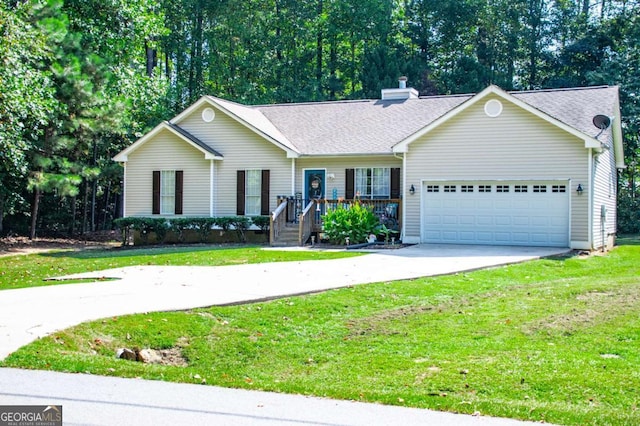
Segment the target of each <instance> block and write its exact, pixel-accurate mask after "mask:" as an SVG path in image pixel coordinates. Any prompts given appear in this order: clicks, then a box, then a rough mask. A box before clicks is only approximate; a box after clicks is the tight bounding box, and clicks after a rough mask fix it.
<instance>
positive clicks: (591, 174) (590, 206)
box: [587, 148, 596, 250]
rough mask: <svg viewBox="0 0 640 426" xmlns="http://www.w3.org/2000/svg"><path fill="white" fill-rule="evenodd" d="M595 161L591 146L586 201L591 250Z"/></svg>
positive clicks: (593, 242) (592, 241) (592, 246)
mask: <svg viewBox="0 0 640 426" xmlns="http://www.w3.org/2000/svg"><path fill="white" fill-rule="evenodd" d="M595 162H596V156H595V155H594V153H593V148H589V192H588V193H587V195H588V197H589V199H588V200H587V201H588V209H589V219H588V222H589V247H590V248H591V250H593V249H594V248H595V247H594V244H595V238H594V236H593V197H594V188H593V183H594V182H595V178H594V173H595V167H594V163H595Z"/></svg>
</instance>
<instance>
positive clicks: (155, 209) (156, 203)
mask: <svg viewBox="0 0 640 426" xmlns="http://www.w3.org/2000/svg"><path fill="white" fill-rule="evenodd" d="M151 213H152V214H160V170H154V171H153V203H152V211H151Z"/></svg>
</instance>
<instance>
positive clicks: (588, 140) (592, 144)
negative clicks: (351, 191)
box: [393, 85, 602, 153]
mask: <svg viewBox="0 0 640 426" xmlns="http://www.w3.org/2000/svg"><path fill="white" fill-rule="evenodd" d="M490 95H495V96H498V97H500V98H502V99H503V100H505V101H506V102H511V103H512V104H514V105H516V106H518V107H520V108H522V109H524V110H525V111H527V112H530V113H531V114H533V115H535V116H537V117H539V118H541V119H543V120H545V121H547V122H548V123H551V124H553V125H554V126H556V127H558V128H560V129H562V130H564V131H565V132H567V133H570V134H572V135H574V136H576V137H578V138H579V139H582V140H584V144H585V146H584V147H585V148H601V147H602V144H601V143H600V141H598V140H597V139H595V138H593V137H591V136H589V135H587V134H585V133H583V132H581V131H579V130H577V129H574V128H573V127H571V126H569V125H567V124H565V123H563V122H561V121H560V120H557V119H555V118H553V117H551V116H550V115H548V114H546V113H544V112H542V111H540V110H538V109H536V108H534V107H532V106H531V105H529V104H527V103H526V102H523V101H521V100H520V99H518V98H516V97H515V96H512V95H510V94H509V93H507V92H505V91H504V90H502V89H500V88H499V87H498V86H495V85H491V86H489V87H487V88H486V89H484V90H483V91H482V92H480V93H478V94H477V95H475V96H474V97H472V98H471V99H469V100H467V101H466V102H464V103H462V104H460V105H459V106H457V107H456V108H454V109H452V110H451V111H449V112H447V113H446V114H444V115H443V116H442V117H440V118H438V119H436V120H434V121H433V122H431V123H430V124H429V125H427V126H425V127H423V128H422V129H420V130H419V131H417V132H416V133H414V134H413V135H411V136H409V137H408V138H406V139H405V140H403V141H401V142H399V143H398V144H396V145H395V146H394V147H393V152H397V153H401V152H407V151H408V150H409V145H410V144H411V143H412V142H414V141H415V140H416V139H418V138H420V137H422V136H424V135H426V134H427V133H429V132H430V131H432V130H433V129H435V128H436V127H438V126H440V125H441V124H443V123H445V122H446V121H448V120H449V119H451V118H453V117H455V116H456V115H458V114H460V113H462V112H463V111H465V110H467V109H468V108H470V107H471V106H473V105H475V104H476V103H478V102H479V101H481V100H482V99H484V98H486V97H487V96H490Z"/></svg>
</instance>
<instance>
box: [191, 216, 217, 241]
mask: <svg viewBox="0 0 640 426" xmlns="http://www.w3.org/2000/svg"><path fill="white" fill-rule="evenodd" d="M189 221H191V228H192V229H195V230H196V231H198V235H200V242H201V243H204V242H206V241H207V239H208V238H209V234H211V228H213V227H214V226H215V225H216V218H215V217H190V218H189Z"/></svg>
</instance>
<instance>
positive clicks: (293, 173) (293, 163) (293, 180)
mask: <svg viewBox="0 0 640 426" xmlns="http://www.w3.org/2000/svg"><path fill="white" fill-rule="evenodd" d="M295 194H296V159H295V158H292V159H291V194H289V195H295Z"/></svg>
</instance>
